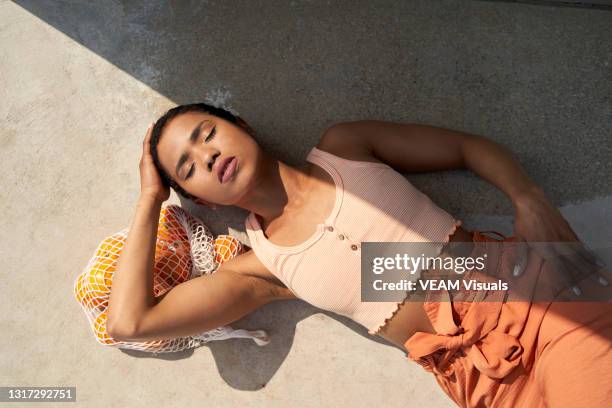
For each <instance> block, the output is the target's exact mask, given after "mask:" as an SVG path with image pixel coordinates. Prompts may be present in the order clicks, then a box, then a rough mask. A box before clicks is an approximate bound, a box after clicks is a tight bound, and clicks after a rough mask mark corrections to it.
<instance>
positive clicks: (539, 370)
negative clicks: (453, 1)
mask: <svg viewBox="0 0 612 408" xmlns="http://www.w3.org/2000/svg"><path fill="white" fill-rule="evenodd" d="M473 238H474V242H476V243H477V244H476V246H479V245H480V244H478V243H483V244H482V245H486V242H499V241H500V240H496V239H493V238H490V237H487V236H485V235H483V234H482V233H480V232H478V231H474V232H473ZM512 240H513V238H512V237H510V238H505V239H503V240H501V241H512ZM504 251H506V250H505V249H504ZM500 256H503V255H500ZM489 261H491V259H489ZM541 267H542V263H541V259H540V260H538V259H536V258H531V257H530V259H529V261H528V264H527V268H541ZM423 307H424V309H425V311H426V312H427V315H428V316H429V319H430V320H431V323H432V325H433V327H434V328H435V330H436V332H437V333H436V334H430V333H423V332H418V333H416V334H414V335H413V336H412V337H410V338H409V339H408V340H407V341H406V342H405V343H404V347H405V348H406V350H407V351H408V358H409V359H411V360H414V361H416V362H417V363H419V364H421V365H422V366H423V367H424V368H425V369H426V370H428V371H431V372H432V373H433V374H434V375H435V376H436V380H437V382H438V384H439V385H440V386H441V387H442V389H443V390H444V392H445V393H446V394H447V395H448V396H449V397H450V398H451V399H452V400H453V401H455V403H456V404H457V405H458V406H461V407H529V408H531V407H563V408H566V407H610V406H612V349H611V339H612V302H537V303H536V302H527V301H523V302H503V301H489V302H452V303H451V302H439V301H436V302H425V303H424V306H423Z"/></svg>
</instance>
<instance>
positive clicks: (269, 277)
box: [217, 249, 295, 299]
mask: <svg viewBox="0 0 612 408" xmlns="http://www.w3.org/2000/svg"><path fill="white" fill-rule="evenodd" d="M222 270H228V271H231V272H233V273H235V274H237V275H239V276H240V277H244V278H246V279H249V280H251V281H252V282H253V284H254V285H255V286H256V287H257V288H258V289H261V290H263V291H265V292H267V294H268V296H271V297H272V298H275V299H293V298H295V295H294V294H293V292H291V290H289V288H287V287H286V286H285V284H283V283H282V282H281V281H280V280H279V279H278V278H277V277H276V276H275V275H274V274H273V273H272V272H271V271H270V270H269V269H268V268H266V266H265V265H264V264H263V263H261V261H260V260H259V259H258V258H257V256H256V255H255V252H254V251H253V250H252V249H249V250H248V251H247V252H245V253H243V254H240V255H238V256H237V257H235V258H232V259H230V260H229V261H227V262H225V263H224V264H223V265H221V267H220V268H219V271H217V273H219V272H222Z"/></svg>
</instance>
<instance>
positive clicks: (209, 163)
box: [198, 145, 219, 173]
mask: <svg viewBox="0 0 612 408" xmlns="http://www.w3.org/2000/svg"><path fill="white" fill-rule="evenodd" d="M198 153H199V154H198V157H201V158H202V163H201V165H202V166H203V168H205V169H207V170H208V171H209V172H211V173H212V171H213V165H214V163H215V160H216V158H217V156H219V151H218V150H217V149H215V148H214V147H212V146H209V145H202V146H200V151H199V152H198Z"/></svg>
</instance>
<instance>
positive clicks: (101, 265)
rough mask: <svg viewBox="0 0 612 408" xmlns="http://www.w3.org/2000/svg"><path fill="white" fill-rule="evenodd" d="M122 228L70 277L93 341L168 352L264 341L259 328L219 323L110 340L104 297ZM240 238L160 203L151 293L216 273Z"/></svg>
mask: <svg viewBox="0 0 612 408" xmlns="http://www.w3.org/2000/svg"><path fill="white" fill-rule="evenodd" d="M128 231H129V230H128V229H123V230H121V231H119V232H117V233H115V234H113V235H111V236H109V237H107V238H106V239H104V240H103V241H102V242H101V243H100V245H98V248H97V249H96V252H95V254H94V255H93V257H92V258H91V259H90V260H89V262H88V263H87V265H86V266H85V268H84V269H83V271H82V272H81V274H79V275H78V276H77V278H76V279H75V281H74V296H75V298H76V300H77V301H78V302H79V304H80V305H81V307H82V309H83V311H84V312H85V315H86V316H87V320H88V322H89V326H90V327H91V329H92V332H93V334H94V337H95V339H96V340H97V341H98V343H100V344H102V345H105V346H112V347H118V348H124V349H132V350H141V351H147V352H152V353H168V352H175V351H181V350H185V349H189V348H195V347H199V346H201V345H202V344H203V343H206V342H209V341H213V340H225V339H229V338H250V339H252V340H253V341H255V343H256V344H257V345H259V346H263V345H266V344H268V343H269V339H268V335H267V334H266V332H265V331H263V330H253V331H250V330H241V329H240V330H234V329H233V328H232V327H231V326H221V327H218V328H216V329H213V330H209V331H206V332H202V333H199V334H196V335H193V336H188V337H180V338H174V339H167V340H156V341H146V342H128V341H116V340H114V339H113V338H111V337H110V336H109V335H108V333H107V332H106V319H107V308H108V298H109V296H110V291H111V287H112V282H113V274H114V272H115V270H116V268H117V262H118V260H119V255H120V254H121V250H122V249H123V246H124V244H125V241H126V238H127V235H128ZM242 251H243V247H242V244H241V243H240V241H238V240H237V239H236V238H234V237H233V236H231V235H218V236H217V237H216V238H213V236H212V234H211V232H210V230H209V229H208V228H207V227H206V225H204V224H203V223H202V222H201V221H200V220H198V219H196V218H194V217H193V216H191V215H190V214H189V213H188V212H187V211H186V210H185V209H183V208H181V207H179V206H176V205H172V204H171V205H167V206H164V207H162V209H161V211H160V216H159V226H158V229H157V242H156V246H155V262H154V267H153V293H154V296H155V297H159V296H162V295H164V294H165V293H166V292H168V291H169V290H170V289H172V288H173V287H174V286H176V285H179V284H181V283H183V282H185V281H187V280H189V279H193V278H195V277H198V276H201V275H204V274H212V273H214V272H216V271H217V270H218V269H219V267H220V266H221V264H223V263H224V262H226V261H228V260H229V259H232V258H234V257H235V256H236V255H239V254H240V253H242Z"/></svg>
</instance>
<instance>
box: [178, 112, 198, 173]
mask: <svg viewBox="0 0 612 408" xmlns="http://www.w3.org/2000/svg"><path fill="white" fill-rule="evenodd" d="M205 121H206V119H205V120H203V121H201V122H200V123H198V124H197V125H196V127H195V128H194V129H193V131H192V132H191V136H189V143H191V144H193V143H194V142H195V141H196V139H197V138H198V136H200V128H201V127H202V123H204V122H205ZM187 157H188V156H187V153H183V154H181V157H180V158H179V160H178V163H176V169H175V170H174V172H175V174H176V175H177V176H178V173H179V170H180V169H181V166H182V165H183V164H184V163H185V162H186V161H187Z"/></svg>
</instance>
